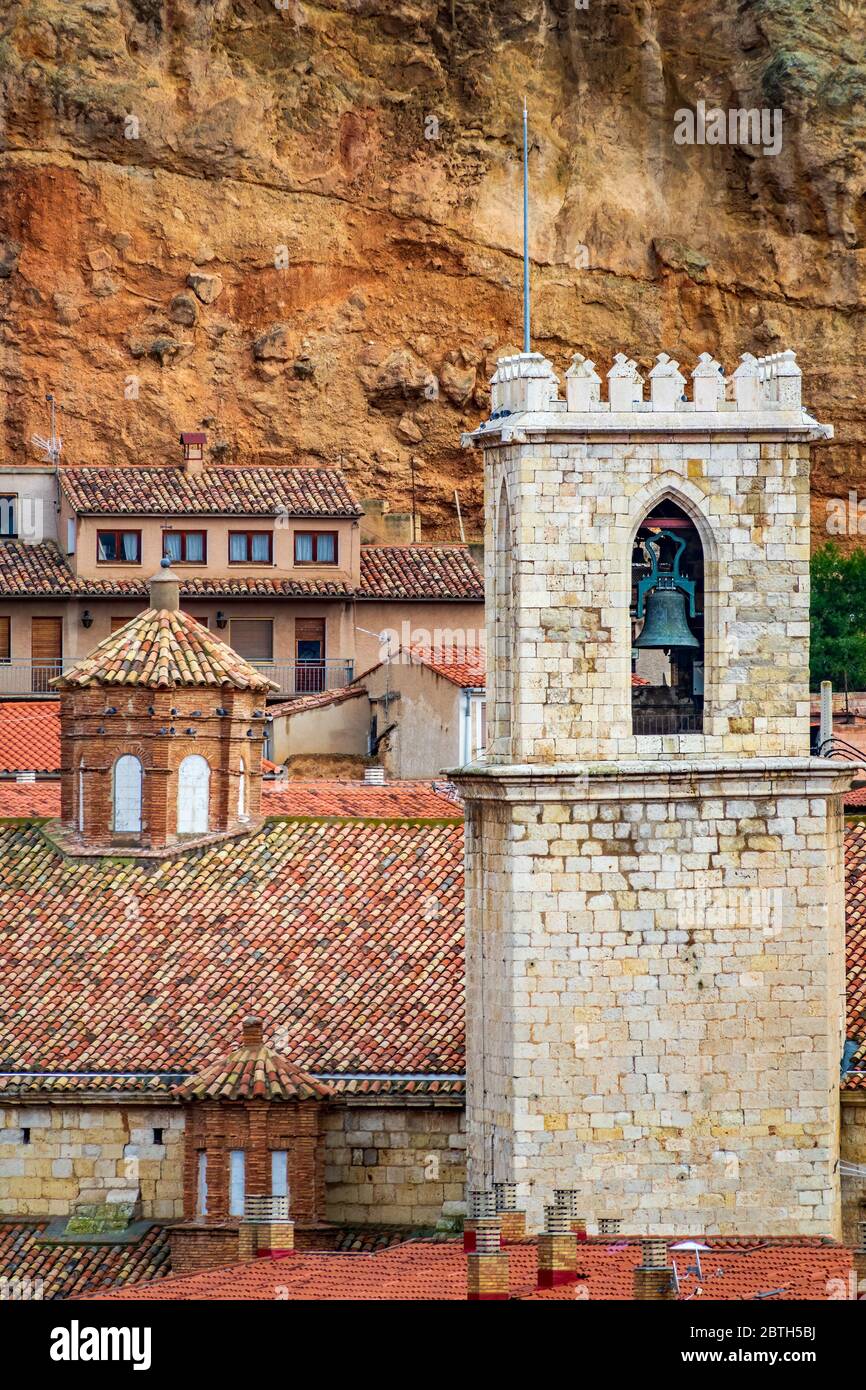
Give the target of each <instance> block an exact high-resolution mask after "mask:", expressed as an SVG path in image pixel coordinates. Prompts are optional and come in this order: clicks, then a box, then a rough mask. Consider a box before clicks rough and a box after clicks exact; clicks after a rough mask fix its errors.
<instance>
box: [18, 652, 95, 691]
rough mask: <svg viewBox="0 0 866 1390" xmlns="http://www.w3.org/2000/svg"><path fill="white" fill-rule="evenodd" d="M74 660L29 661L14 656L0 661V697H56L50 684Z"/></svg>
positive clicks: (66, 658) (69, 658)
mask: <svg viewBox="0 0 866 1390" xmlns="http://www.w3.org/2000/svg"><path fill="white" fill-rule="evenodd" d="M76 659H77V658H75V657H63V658H58V660H57V661H31V659H30V658H29V657H18V656H14V657H12V658H10V659H8V660H5V661H0V695H56V694H57V693H58V692H57V690H56V688H55V687H54V686H53V685H52V684H51V682H52V681H53V680H54V678H55V677H56V676H59V675H61V674H62V673H63V672H64V671H66V670H68V669H69V667H70V666H72V665H73V663H74V661H75V660H76Z"/></svg>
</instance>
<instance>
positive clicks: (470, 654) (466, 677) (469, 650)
mask: <svg viewBox="0 0 866 1390" xmlns="http://www.w3.org/2000/svg"><path fill="white" fill-rule="evenodd" d="M409 651H410V653H411V655H412V656H413V657H414V658H415V660H416V661H420V662H421V663H422V665H424V666H429V667H430V670H431V671H435V672H436V674H437V676H443V677H444V679H445V680H447V681H451V682H452V684H454V685H459V686H462V687H463V688H464V689H470V688H472V687H481V688H483V687H484V685H485V684H486V681H487V653H486V652H485V651H484V649H483V648H482V647H460V646H450V647H410V648H409Z"/></svg>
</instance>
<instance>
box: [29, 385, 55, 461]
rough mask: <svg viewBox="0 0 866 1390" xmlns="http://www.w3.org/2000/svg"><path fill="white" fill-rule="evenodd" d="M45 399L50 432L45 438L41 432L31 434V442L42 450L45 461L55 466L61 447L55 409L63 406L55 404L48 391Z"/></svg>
mask: <svg viewBox="0 0 866 1390" xmlns="http://www.w3.org/2000/svg"><path fill="white" fill-rule="evenodd" d="M45 399H46V401H47V402H48V412H49V423H50V428H51V433H50V435H49V436H48V438H47V439H46V438H45V437H44V435H41V434H34V435H31V442H32V443H33V444H35V445H36V447H37V449H41V450H42V452H43V454H44V455H45V459H46V462H47V463H53V464H54V467H55V468H56V467H57V465H58V463H59V462H60V453H61V450H62V448H63V440H62V439H61V438H60V436H59V435H58V433H57V411H58V410H62V409H63V407H62V406H58V405H57V403H56V401H55V400H54V397H53V395H52V394H51V392H50V391H49V393H48V395H47V396H46V397H45Z"/></svg>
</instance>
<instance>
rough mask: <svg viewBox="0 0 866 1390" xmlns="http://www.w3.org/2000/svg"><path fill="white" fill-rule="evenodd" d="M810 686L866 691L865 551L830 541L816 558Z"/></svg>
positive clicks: (816, 554) (813, 571)
mask: <svg viewBox="0 0 866 1390" xmlns="http://www.w3.org/2000/svg"><path fill="white" fill-rule="evenodd" d="M810 668H811V670H810V676H811V683H812V688H813V689H817V688H818V686H819V685H820V683H821V681H832V682H833V689H834V690H843V689H844V688H845V686H846V683H847V688H848V689H849V690H866V550H862V549H858V550H852V551H851V552H850V553H849V554H847V555H843V553H842V551H841V550H840V549H839V547H838V546H837V545H835V544H834V543H833V542H832V541H830V542H829V543H828V544H827V545H824V546H822V547H821V549H820V550H816V552H815V554H814V555H813V556H812V642H811V660H810Z"/></svg>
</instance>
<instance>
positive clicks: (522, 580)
mask: <svg viewBox="0 0 866 1390" xmlns="http://www.w3.org/2000/svg"><path fill="white" fill-rule="evenodd" d="M692 379H693V389H692V393H691V399H688V398H687V392H686V380H685V377H684V375H683V374H682V373H681V372H680V370H679V367H678V364H677V363H676V362H673V361H672V360H671V359H670V358H669V357H667V355H666V354H664V353H662V354H660V356H659V357H658V360H657V363H656V366H655V367H654V369H653V370H652V372H651V373H650V381H649V388H650V390H649V399H644V382H643V380H642V378H641V376H640V374H639V372H638V369H637V367H636V365H635V363H634V362H631V361H629V360H628V359H627V358H626V357H625V356H623V355H622V354H618V355H617V357H616V359H615V361H614V365H613V368H612V370H611V371H610V372H609V373H608V393H607V399H606V400H603V399H602V393H601V379H600V377H599V376H598V374H597V373H596V372H595V370H594V366H593V363H592V362H589V361H586V360H585V359H584V358H582V357H581V356H579V355H577V356H575V359H574V364H573V365H572V367H571V368H570V369H569V371H568V373H567V374H566V399H565V400H561V399H559V397H558V382H557V379H556V376H555V374H554V372H553V369H552V367H551V364H550V363H549V362H547V361H546V360H545V359H544V358H543V357H541V356H540V355H539V354H537V353H530V354H522V355H520V356H516V357H511V358H505V359H503V360H502V361H500V363H499V367H498V369H497V372H496V374H495V376H494V378H493V382H492V402H491V417H490V419H489V420H488V421H486V422H485V423H484V424H482V425H481V426H479V428H478V429H476V430H475V431H474V432H473V433H472V434H470V435H467V436H466V437H465V439H464V443H466V444H468V445H471V446H473V447H476V448H480V449H483V451H484V461H485V480H486V599H487V622H488V651H489V653H490V656H489V666H490V674H489V678H488V729H489V737H488V750H487V757H486V759H485V761H484V762H482V763H479V764H477V765H473V766H471V767H467V768H464V769H463V770H462V771H461V772H460V774H458V776H457V780H458V781H459V783H460V786H461V790H462V792H463V795H464V796H465V798H466V807H467V825H466V833H467V851H466V853H467V899H466V906H467V988H468V1074H469V1100H468V1107H469V1136H470V1139H469V1143H470V1182H471V1184H472V1185H473V1186H474V1187H485V1186H488V1185H490V1184H492V1183H493V1182H507V1181H517V1182H518V1183H519V1184H522V1185H523V1190H522V1193H521V1198H522V1199H523V1200H524V1201H525V1202H526V1204H527V1206H528V1209H529V1211H530V1214H531V1215H532V1216H534V1218H535V1220H536V1221H537V1220H538V1218H539V1216H540V1211H541V1207H542V1205H543V1203H544V1202H550V1201H551V1200H552V1192H553V1190H554V1189H556V1188H574V1189H576V1190H577V1191H578V1193H579V1194H580V1196H581V1200H582V1202H583V1203H584V1208H585V1214H586V1215H587V1216H588V1217H589V1218H590V1219H591V1220H592V1219H597V1218H601V1217H616V1218H620V1220H621V1221H622V1223H623V1225H622V1229H623V1230H630V1231H633V1232H635V1233H641V1234H675V1233H679V1234H686V1233H694V1234H702V1233H716V1232H722V1233H730V1232H741V1233H759V1234H761V1233H762V1234H788V1235H793V1234H803V1235H832V1236H838V1235H839V1233H840V1195H839V1176H838V1172H837V1159H838V1154H839V1064H840V1057H841V1054H842V1047H843V1036H844V1034H843V1020H844V898H843V842H842V831H843V816H842V802H841V795H842V793H843V792H844V791H845V790H846V789H847V787H848V785H849V782H850V774H849V773H847V772H846V771H845V770H844V769H843V768H841V767H840V766H839V765H838V764H834V763H832V762H828V761H826V760H824V759H815V758H811V757H810V752H809V691H808V672H809V451H810V445H811V443H812V441H814V440H816V439H821V438H827V437H829V436H830V434H831V430H830V428H829V427H827V426H822V425H819V424H817V423H816V421H815V420H814V419H812V418H811V417H810V416H809V415H808V414H807V413H806V411H805V410H804V409H803V408H802V406H801V403H800V370H799V368H798V366H797V364H796V361H795V359H794V354H793V353H792V352H784V353H779V354H775V355H773V356H772V357H769V358H764V359H755V358H754V357H752V356H751V355H749V354H746V355H745V356H744V357H743V359H742V362H741V364H740V366H739V367H738V368H737V370H736V371H735V372H734V374H733V376H732V377H731V378H730V379H728V380H726V379H725V377H724V375H723V373H722V369H721V367H720V366H719V364H718V363H717V362H714V361H713V360H712V359H711V358H710V357H709V355H708V354H706V353H704V354H703V355H702V356H701V359H700V361H699V362H698V364H697V366H696V367H695V369H694V371H693V372H692Z"/></svg>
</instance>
